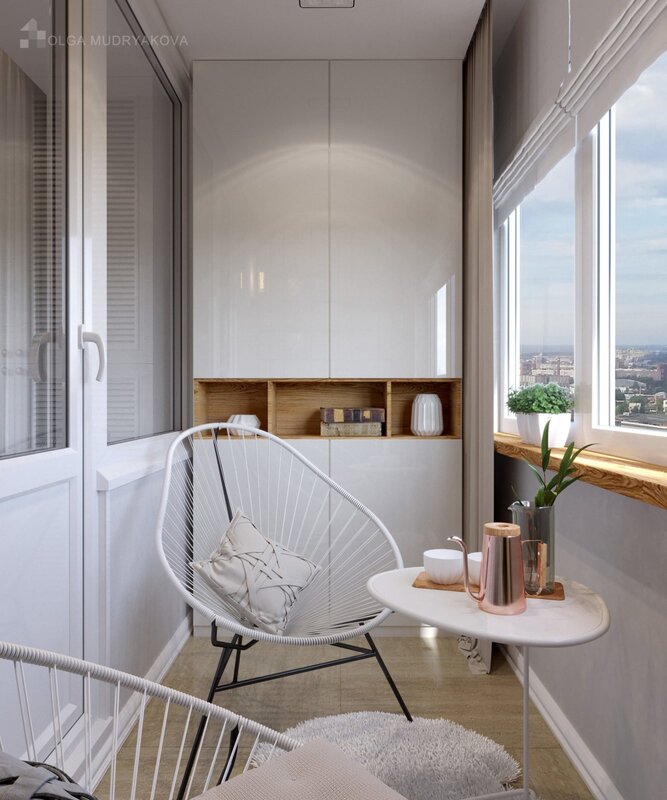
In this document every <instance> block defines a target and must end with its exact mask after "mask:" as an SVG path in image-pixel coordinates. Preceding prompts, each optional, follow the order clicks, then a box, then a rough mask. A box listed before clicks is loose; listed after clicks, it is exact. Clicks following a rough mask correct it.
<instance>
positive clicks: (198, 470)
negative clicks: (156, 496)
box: [157, 423, 403, 645]
mask: <svg viewBox="0 0 667 800" xmlns="http://www.w3.org/2000/svg"><path fill="white" fill-rule="evenodd" d="M220 434H223V435H225V436H226V441H224V442H221V441H220ZM235 434H236V435H235ZM238 508H240V509H241V510H242V511H243V512H244V513H245V514H246V515H247V516H248V517H250V518H251V519H252V521H253V522H254V523H255V524H256V525H257V527H258V528H259V530H260V531H261V532H262V534H264V535H265V536H266V537H267V538H269V539H271V540H272V541H274V542H277V543H279V544H282V545H284V546H286V547H288V548H290V549H291V550H294V551H296V552H298V553H299V554H301V555H304V556H306V557H307V558H309V559H310V560H311V561H315V562H316V563H318V564H319V566H320V567H321V569H320V572H319V573H318V575H317V576H316V578H315V580H314V581H313V582H312V583H311V584H310V586H308V588H307V589H306V590H305V591H304V592H303V593H302V595H301V596H300V597H299V599H298V602H297V604H296V605H295V607H294V609H293V611H292V613H291V614H290V621H289V627H288V630H287V631H286V633H285V634H284V635H279V634H274V633H268V632H266V631H262V630H258V629H257V628H250V627H248V626H247V625H244V624H243V623H242V622H240V621H239V620H238V618H237V616H236V613H235V610H234V608H233V607H232V606H231V605H229V604H226V603H225V601H224V600H223V599H222V598H220V597H219V596H218V595H217V594H216V593H215V592H213V591H212V590H211V589H210V588H209V587H208V586H206V585H205V584H204V583H203V582H202V581H200V580H198V579H196V577H195V576H194V575H193V570H192V567H191V562H192V561H193V560H200V559H205V558H208V557H209V555H210V554H211V552H212V551H213V550H214V549H215V548H216V547H217V546H218V544H219V542H220V539H221V537H222V534H223V533H224V531H225V529H226V527H227V525H228V524H229V522H230V519H231V516H232V515H233V513H234V511H236V510H237V509H238ZM157 540H158V551H159V553H160V557H161V559H162V563H163V565H164V567H165V569H166V571H167V574H168V575H169V576H170V578H171V579H172V581H173V583H174V585H175V587H176V588H177V590H178V591H179V592H180V593H181V595H182V596H183V598H184V599H185V600H186V602H187V603H188V604H189V605H190V606H191V607H192V608H194V609H196V610H197V611H199V612H200V613H201V614H202V615H203V616H204V617H205V618H206V619H207V620H208V621H209V622H211V623H214V624H216V625H219V626H220V627H222V628H224V629H225V630H227V631H231V632H232V633H234V634H238V635H240V636H245V637H248V638H252V639H256V640H261V641H267V642H274V643H277V644H296V645H318V644H334V643H336V642H342V641H345V640H346V639H351V638H353V637H357V636H362V635H364V634H365V633H367V632H368V631H370V630H372V629H373V628H374V627H376V626H377V625H379V624H380V623H381V622H383V621H384V620H385V619H386V618H387V617H388V616H389V615H390V614H391V613H392V612H391V611H390V610H389V609H386V608H383V607H382V606H381V605H380V604H379V603H377V601H375V600H374V599H373V598H372V597H371V596H370V594H369V593H368V591H367V589H366V583H367V581H368V579H369V578H370V577H371V576H372V575H373V574H375V573H377V572H382V571H385V570H389V569H397V568H400V567H402V566H403V560H402V558H401V554H400V551H399V549H398V546H397V544H396V542H395V541H394V539H393V537H392V536H391V534H390V533H389V531H388V530H387V528H386V527H385V526H384V525H383V523H382V522H381V521H380V520H379V519H378V517H377V516H376V515H375V514H374V513H373V512H372V511H371V510H370V509H368V508H366V506H364V505H363V504H362V503H360V502H359V501H358V500H357V499H356V498H354V497H353V496H352V495H351V494H350V493H349V492H347V491H346V490H345V489H343V488H342V487H341V486H339V485H338V484H337V483H336V482H335V481H333V480H331V478H330V477H329V476H328V475H326V474H325V473H324V472H322V471H321V470H320V469H319V468H318V467H317V466H315V465H314V464H312V463H311V462H310V461H309V460H308V459H307V458H306V457H305V456H303V455H302V454H301V453H299V451H298V450H296V449H295V448H294V447H292V446H291V445H290V444H289V443H287V442H285V441H283V440H282V439H280V438H279V437H277V436H274V435H273V434H270V433H267V432H266V431H263V430H260V429H258V428H249V427H245V426H239V425H230V424H227V423H214V424H208V425H199V426H197V427H194V428H190V429H189V430H186V431H184V432H183V433H181V434H180V435H179V436H178V437H177V439H176V440H175V441H174V442H173V443H172V445H171V447H170V449H169V452H168V455H167V460H166V467H165V479H164V485H163V491H162V499H161V504H160V510H159V513H158V523H157Z"/></svg>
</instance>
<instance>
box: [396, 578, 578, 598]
mask: <svg viewBox="0 0 667 800" xmlns="http://www.w3.org/2000/svg"><path fill="white" fill-rule="evenodd" d="M412 585H413V586H414V587H415V589H440V590H441V591H445V592H465V587H464V585H463V584H462V583H448V584H444V583H435V582H434V581H432V580H431V579H430V578H429V577H428V575H427V574H426V573H425V572H420V573H419V575H417V577H416V578H415V580H414V583H413V584H412ZM470 588H471V589H472V590H473V592H477V591H479V586H477V584H475V583H471V584H470ZM526 597H528V598H530V599H531V600H565V589H564V588H563V584H562V583H561V582H560V581H556V584H555V587H554V591H553V593H552V594H528V593H527V592H526Z"/></svg>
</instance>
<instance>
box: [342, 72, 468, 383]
mask: <svg viewBox="0 0 667 800" xmlns="http://www.w3.org/2000/svg"><path fill="white" fill-rule="evenodd" d="M461 115H462V110H461V62H459V61H349V62H345V61H343V62H332V64H331V376H332V377H361V376H363V377H420V378H423V377H430V376H435V375H437V374H438V370H437V362H438V342H437V337H436V331H437V328H438V319H437V302H436V297H437V292H438V290H439V289H441V288H442V287H443V286H447V287H448V295H449V302H450V311H449V313H450V317H451V316H452V315H453V316H454V319H455V320H457V321H458V322H457V324H456V325H453V326H448V327H449V328H450V331H451V333H450V336H449V341H442V340H441V341H440V348H443V347H445V348H448V349H449V350H450V358H449V368H448V370H447V374H448V375H450V376H452V377H453V376H457V375H460V371H459V369H458V367H457V364H460V330H461V324H460V294H461V285H460V282H461V225H462V223H461V124H462V123H461V120H462V116H461ZM452 338H454V339H456V341H452ZM452 359H454V361H455V362H456V363H452ZM440 374H443V373H440Z"/></svg>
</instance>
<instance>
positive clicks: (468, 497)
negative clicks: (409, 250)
mask: <svg viewBox="0 0 667 800" xmlns="http://www.w3.org/2000/svg"><path fill="white" fill-rule="evenodd" d="M491 3H492V0H487V3H486V5H485V6H484V9H483V11H482V15H481V17H480V19H479V22H478V24H477V28H476V30H475V33H474V35H473V38H472V41H471V42H470V46H469V48H468V52H467V54H466V58H465V61H464V62H463V276H464V277H463V294H464V299H463V304H464V305H463V307H464V323H463V329H464V343H465V347H464V360H463V531H464V538H465V540H466V543H467V544H468V546H469V547H470V548H471V549H473V550H479V548H480V544H481V532H482V527H483V525H484V523H485V522H491V521H492V520H493V396H494V387H493V74H492V68H493V63H492V25H491V13H492V10H491ZM459 647H460V649H461V651H462V652H464V653H465V654H466V656H467V658H468V663H469V664H470V667H471V669H472V670H473V671H483V672H488V666H489V665H490V661H491V658H490V656H491V643H490V642H476V641H475V640H472V641H471V640H470V639H469V638H468V637H461V639H460V640H459Z"/></svg>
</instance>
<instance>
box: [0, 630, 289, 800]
mask: <svg viewBox="0 0 667 800" xmlns="http://www.w3.org/2000/svg"><path fill="white" fill-rule="evenodd" d="M3 660H4V661H8V662H10V663H11V664H12V665H13V668H14V677H15V681H11V680H4V681H2V682H0V708H2V714H0V750H5V743H6V742H8V741H9V739H13V740H15V748H14V749H15V752H13V753H12V755H14V756H16V757H17V758H22V759H25V760H28V761H31V762H45V763H52V764H53V765H54V766H56V767H58V768H59V769H61V770H63V771H65V772H68V773H69V774H71V775H72V777H73V778H74V780H76V781H77V782H78V783H80V784H81V785H82V786H83V787H84V788H85V789H86V790H87V791H89V792H93V791H96V790H97V789H98V788H99V787H100V785H101V786H102V788H103V793H102V794H98V797H102V796H107V797H108V798H109V800H116V798H119V800H120V798H122V799H123V800H136V798H137V797H142V798H147V799H148V800H155V798H156V797H158V796H159V797H160V798H165V800H167V798H168V800H173V798H174V796H175V795H176V793H178V795H179V796H182V797H183V798H186V799H187V798H189V797H192V796H194V795H195V794H196V795H198V794H200V793H201V792H202V791H206V789H208V788H209V787H211V786H212V785H215V784H216V783H219V782H221V781H222V780H226V779H227V778H228V777H230V775H231V773H232V770H233V769H234V765H235V761H236V760H237V756H239V755H240V754H241V753H242V752H244V753H245V752H247V757H245V756H244V758H243V759H241V758H239V759H238V764H236V769H237V771H240V770H241V769H242V770H243V771H246V770H247V769H249V768H250V767H251V766H252V764H253V756H254V754H255V752H256V750H257V748H258V747H259V746H260V745H263V748H262V750H263V754H264V755H268V756H269V757H271V756H272V755H273V754H274V752H275V751H277V750H279V751H289V750H293V749H294V748H296V747H298V746H299V744H300V743H299V742H297V741H295V740H293V739H291V738H289V737H287V736H284V735H283V734H281V733H278V732H276V731H273V730H271V729H270V728H267V727H266V726H264V725H261V724H259V723H258V722H255V721H253V720H250V719H247V718H245V717H242V716H240V715H238V714H235V713H232V712H231V711H228V710H227V709H224V708H221V707H220V706H217V705H213V704H211V703H208V702H205V701H204V700H201V699H199V698H196V697H193V696H192V695H188V694H185V693H183V692H179V691H176V690H175V689H170V688H168V687H166V686H162V685H160V684H157V683H153V682H151V681H147V680H144V679H143V678H139V677H137V676H135V675H130V674H128V673H126V672H120V671H118V670H115V669H111V668H109V667H104V666H101V665H99V664H95V663H92V662H88V661H83V660H81V659H77V658H72V657H70V656H65V655H61V654H58V653H53V652H50V651H48V650H39V649H35V648H32V647H26V646H23V645H18V644H11V643H8V642H0V661H3ZM29 665H35V666H37V667H41V668H43V669H40V670H32V669H31V667H30V666H29ZM72 676H74V678H77V677H78V678H80V687H79V688H80V695H81V707H82V714H81V717H80V719H79V722H80V725H79V727H78V728H77V729H76V731H75V729H74V728H73V727H71V726H67V725H66V721H65V719H64V716H63V710H62V706H63V703H61V696H62V693H63V690H64V688H65V687H64V684H65V682H66V680H72ZM6 677H7V678H8V677H9V676H6ZM13 683H14V684H15V691H12V688H11V687H12V684H13ZM41 683H45V684H46V686H42V685H41ZM42 690H45V691H46V694H47V695H48V698H49V699H50V703H49V705H50V712H51V713H50V715H47V716H46V717H45V716H44V713H40V712H39V711H38V709H36V708H35V704H31V697H34V696H35V694H36V693H39V692H40V691H42ZM102 692H105V694H104V698H105V699H104V698H102V694H101V693H102ZM127 708H130V709H134V710H135V712H134V715H130V717H129V720H130V724H129V725H127V726H123V725H122V724H121V717H122V716H123V711H124V710H125V709H127ZM101 709H106V710H104V711H102V710H101ZM42 712H43V710H42ZM199 715H201V718H202V720H203V721H204V726H205V727H204V735H203V736H202V737H200V739H199V741H198V742H197V746H196V748H195V749H194V760H193V762H192V763H188V769H187V770H186V768H185V758H184V753H186V752H187V751H188V750H189V747H190V743H191V741H192V738H193V737H194V735H195V732H194V723H195V722H196V719H197V718H198V717H199ZM49 716H50V719H49V718H48V717H49ZM135 718H136V722H135ZM17 719H20V728H21V733H22V739H23V741H22V745H21V747H23V746H24V748H25V750H24V751H23V752H16V750H19V749H20V748H19V746H18V745H16V742H17V741H18V739H19V738H20V734H18V732H17V731H16V730H15V727H16V725H17ZM149 719H150V720H151V723H152V727H153V729H154V731H155V732H157V731H159V738H158V739H157V741H155V740H153V741H148V742H147V741H146V739H147V738H149V737H148V735H147V734H146V731H147V730H148V729H149V727H150V726H149V722H148V720H149ZM100 723H104V724H102V725H101V726H100ZM9 728H11V729H9ZM100 732H104V733H105V734H106V737H105V738H106V740H107V741H103V742H102V743H100V741H99V740H100V735H99V734H100ZM44 733H46V734H48V735H47V736H46V738H45V736H44ZM40 734H41V735H40ZM130 734H131V736H132V737H133V738H134V741H128V743H127V744H126V747H125V749H124V751H125V750H127V749H128V748H129V753H128V754H127V756H124V758H123V759H122V760H121V762H119V759H118V755H119V752H121V746H122V745H123V741H124V739H125V737H127V736H128V735H130ZM68 737H70V741H68ZM72 738H77V739H78V743H77V744H76V745H75V746H73V745H72V741H71V739H72ZM103 738H104V737H103ZM124 751H123V752H124ZM7 752H11V751H10V749H9V748H8V749H7ZM167 754H169V755H168V756H167ZM174 755H175V758H174V757H173V756H174ZM262 760H264V759H262ZM241 765H242V766H241ZM102 778H103V780H102ZM96 793H97V792H96Z"/></svg>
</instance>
